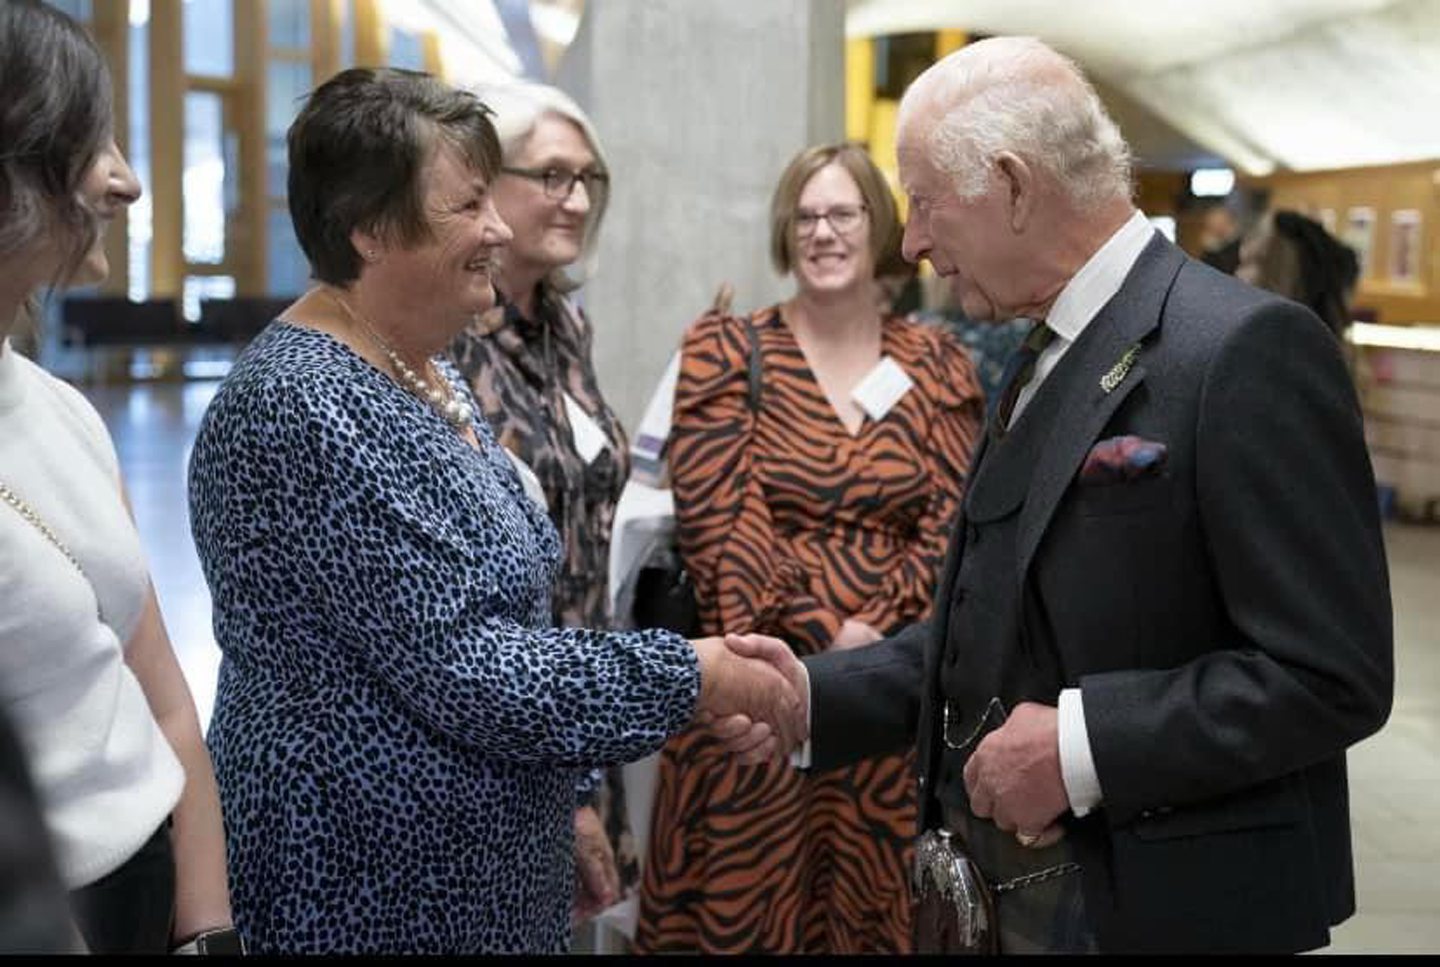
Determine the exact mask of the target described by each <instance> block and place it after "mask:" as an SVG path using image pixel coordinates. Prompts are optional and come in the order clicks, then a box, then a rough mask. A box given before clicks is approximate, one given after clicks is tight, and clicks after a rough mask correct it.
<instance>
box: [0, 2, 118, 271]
mask: <svg viewBox="0 0 1440 967" xmlns="http://www.w3.org/2000/svg"><path fill="white" fill-rule="evenodd" d="M0 91H4V96H3V97H0V260H9V259H10V258H11V257H13V256H14V255H16V254H17V253H19V252H22V251H24V250H25V249H27V248H29V247H30V246H32V245H34V244H35V243H36V242H37V241H38V240H39V239H41V238H42V237H45V236H50V237H51V238H53V239H54V240H56V241H58V242H61V243H63V244H64V245H65V246H66V249H65V252H64V256H63V257H62V259H61V261H60V268H59V271H58V275H57V277H56V278H55V279H54V280H53V282H54V284H55V285H57V286H59V285H63V284H64V283H65V282H66V281H68V280H69V279H70V277H71V276H73V275H74V273H75V270H76V269H78V268H79V266H80V263H81V262H82V261H84V259H85V255H86V253H87V252H89V251H90V249H91V247H92V246H93V245H94V244H95V240H96V238H98V237H99V234H100V222H99V219H98V217H97V216H96V214H95V212H94V211H92V210H91V209H90V207H89V206H88V205H87V204H86V203H85V202H84V200H83V199H82V198H81V196H80V186H81V184H82V183H83V182H84V181H85V175H86V173H87V172H89V170H90V167H91V166H92V165H93V164H94V163H95V159H96V158H98V157H99V156H100V152H101V151H102V150H103V149H104V147H105V144H106V142H108V141H109V139H110V137H111V136H112V134H113V132H112V130H111V126H112V124H113V121H114V115H113V113H112V112H113V106H112V104H111V101H110V71H109V69H108V68H107V67H106V66H105V58H104V56H103V55H102V54H101V53H100V50H99V48H98V47H96V46H95V42H94V41H93V40H91V38H90V35H89V34H87V33H86V32H85V30H84V28H82V27H81V26H80V25H79V24H77V23H75V21H73V20H71V19H70V18H69V17H67V16H66V15H65V14H63V13H61V12H60V11H59V10H56V9H55V8H53V7H50V6H47V5H46V4H44V3H40V2H39V0H4V2H3V3H0Z"/></svg>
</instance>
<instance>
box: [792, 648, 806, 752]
mask: <svg viewBox="0 0 1440 967" xmlns="http://www.w3.org/2000/svg"><path fill="white" fill-rule="evenodd" d="M800 674H802V675H804V676H805V735H806V739H805V741H804V742H801V743H800V746H799V748H797V749H795V750H794V751H793V752H791V753H790V765H791V766H792V767H793V768H796V769H808V768H810V739H809V735H810V669H808V668H806V667H805V666H804V665H803V664H802V665H801V666H800Z"/></svg>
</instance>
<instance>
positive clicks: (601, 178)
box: [500, 166, 610, 201]
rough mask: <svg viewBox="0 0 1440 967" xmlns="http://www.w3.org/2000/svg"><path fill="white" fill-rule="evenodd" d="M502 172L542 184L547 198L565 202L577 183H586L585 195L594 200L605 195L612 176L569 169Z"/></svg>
mask: <svg viewBox="0 0 1440 967" xmlns="http://www.w3.org/2000/svg"><path fill="white" fill-rule="evenodd" d="M500 170H501V171H503V172H505V174H507V175H515V176H516V177H517V178H529V179H530V180H531V181H538V182H540V187H541V188H542V189H543V190H544V192H545V197H546V198H549V199H551V200H552V201H565V200H566V199H567V198H569V197H570V194H571V193H572V192H573V191H574V190H575V183H576V182H584V184H585V194H586V196H587V197H589V198H591V199H592V200H593V199H594V198H595V197H596V196H598V195H602V194H604V193H605V191H606V189H608V188H609V187H610V176H609V175H607V174H606V173H605V172H603V171H598V170H596V169H594V168H587V169H585V170H584V171H570V170H569V169H568V168H511V167H509V166H506V167H502V168H501V169H500Z"/></svg>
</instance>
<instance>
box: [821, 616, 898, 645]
mask: <svg viewBox="0 0 1440 967" xmlns="http://www.w3.org/2000/svg"><path fill="white" fill-rule="evenodd" d="M884 637H885V636H884V635H882V634H881V633H880V632H878V631H876V630H875V628H874V627H872V626H871V625H867V624H866V623H865V622H863V621H856V620H855V619H854V618H846V619H845V621H844V622H843V623H841V625H840V630H839V631H837V632H835V640H833V641H831V642H830V645H829V650H830V651H841V650H843V649H846V648H860V647H863V646H865V645H873V644H874V643H875V642H877V641H879V640H880V639H881V638H884Z"/></svg>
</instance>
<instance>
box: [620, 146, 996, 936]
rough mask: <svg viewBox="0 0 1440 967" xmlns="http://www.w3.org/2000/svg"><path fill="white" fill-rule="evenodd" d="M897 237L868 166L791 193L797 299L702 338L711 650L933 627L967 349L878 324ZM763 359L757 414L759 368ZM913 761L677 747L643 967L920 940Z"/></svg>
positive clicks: (779, 202)
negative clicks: (783, 757)
mask: <svg viewBox="0 0 1440 967" xmlns="http://www.w3.org/2000/svg"><path fill="white" fill-rule="evenodd" d="M898 240H899V225H898V222H897V220H896V214H895V205H894V201H893V199H892V197H891V195H890V190H889V188H888V186H887V185H886V183H885V180H884V177H883V175H881V173H880V172H879V171H878V169H877V168H876V167H875V165H874V164H873V162H871V161H870V159H869V158H868V156H867V155H866V153H865V151H864V149H863V148H861V147H859V146H857V145H853V144H836V145H826V146H821V147H814V148H809V149H807V150H805V151H802V152H801V153H800V154H799V155H797V156H796V157H795V158H794V159H793V160H792V161H791V162H790V164H789V166H788V167H787V168H786V169H785V172H784V173H783V174H782V175H781V177H780V181H779V183H778V185H777V186H776V189H775V192H774V196H773V200H772V204H771V246H770V251H771V257H772V261H773V262H774V265H775V267H776V269H777V270H778V271H779V272H781V273H782V274H785V273H789V274H793V276H794V280H795V290H796V291H795V295H794V296H793V297H792V298H790V299H788V300H787V301H785V302H784V303H782V304H779V305H775V306H771V307H769V308H766V309H762V310H760V311H759V312H756V313H754V314H753V316H751V317H750V318H749V319H745V318H737V317H735V316H730V315H725V314H722V313H709V314H707V315H706V316H704V317H702V318H701V319H700V320H699V321H698V322H696V323H695V324H694V325H693V326H692V327H691V328H690V329H689V331H688V332H687V334H686V336H685V340H684V344H683V349H682V362H681V369H680V376H679V383H678V387H677V390H676V399H675V410H674V423H673V427H672V429H671V437H670V444H669V446H670V449H669V465H670V471H671V477H672V481H673V485H674V493H675V505H676V517H677V523H678V530H679V544H680V550H681V554H682V557H683V559H684V564H685V567H686V568H687V570H688V571H689V573H690V575H691V577H692V579H693V581H694V586H695V592H696V597H697V599H698V602H699V604H700V609H701V616H702V623H703V626H704V628H705V630H707V631H712V632H719V631H722V630H723V631H727V632H730V631H735V632H739V631H759V632H764V633H767V634H773V635H777V636H780V637H783V638H784V639H785V640H787V641H788V642H790V643H791V645H792V646H793V647H794V648H795V649H796V650H797V652H800V653H805V654H809V653H814V652H820V651H825V650H828V649H845V648H861V647H864V646H866V645H868V644H870V643H872V642H874V641H877V640H879V639H880V638H881V637H882V636H883V635H885V634H888V633H890V632H893V631H895V630H898V629H899V628H901V627H904V626H905V625H906V624H908V623H909V622H912V621H916V620H919V619H920V618H922V617H923V616H924V615H925V614H926V613H927V612H928V610H929V608H930V604H931V595H932V592H933V586H934V582H935V579H936V572H937V570H938V568H939V565H940V563H941V556H942V554H943V552H944V547H945V543H946V540H947V539H948V536H949V530H950V527H951V525H952V524H953V522H954V518H955V515H956V513H957V510H958V507H959V500H960V496H961V492H962V489H963V481H964V479H965V470H966V467H967V466H968V463H969V460H970V454H971V450H972V448H973V446H974V442H975V440H976V438H977V436H978V434H979V432H980V425H981V417H982V409H983V405H982V398H981V391H980V388H979V386H978V384H977V383H976V380H975V372H974V367H973V366H972V365H971V363H970V360H969V358H968V357H967V355H966V353H965V350H964V349H963V348H962V347H961V346H960V345H959V344H958V343H957V342H955V340H954V339H952V338H951V337H950V336H949V335H947V334H946V333H944V332H942V331H941V330H939V329H938V328H935V327H933V326H927V325H924V324H921V323H918V322H910V321H905V320H902V319H899V318H896V317H893V316H888V317H887V316H885V315H883V314H882V312H881V311H880V310H879V309H878V308H877V307H878V306H879V305H880V304H881V303H880V295H879V291H878V286H877V281H876V280H877V276H879V275H885V274H890V272H891V267H892V266H893V264H894V262H895V260H897V259H898ZM752 358H758V361H759V365H760V368H761V371H762V372H761V375H762V378H761V380H760V387H761V390H760V393H759V397H758V400H756V401H754V404H753V405H752V401H751V397H750V389H749V387H750V361H751V359H752ZM914 785H915V784H914V776H913V774H912V760H911V757H910V756H909V755H895V756H890V757H885V758H876V759H871V760H867V761H865V762H863V763H862V764H860V765H857V766H852V767H848V768H843V769H837V770H833V771H827V772H820V773H813V774H811V773H806V772H802V771H798V770H796V769H793V768H791V766H790V764H789V763H786V762H776V763H769V764H764V765H759V766H746V765H740V764H738V763H736V762H735V761H733V760H731V759H730V758H728V757H726V756H724V755H723V754H722V753H721V752H720V749H719V747H718V746H717V745H716V743H715V740H714V739H713V738H712V737H711V736H709V735H708V734H705V733H703V732H700V731H698V730H697V731H693V732H691V733H687V734H685V735H683V736H680V737H678V738H677V739H675V740H672V741H671V742H670V743H668V744H667V746H666V747H665V749H664V751H663V753H662V756H661V760H660V772H659V789H658V793H657V800H656V803H655V809H654V817H653V819H652V826H651V835H650V839H649V845H648V850H647V854H646V862H645V869H644V871H643V884H642V887H641V893H640V912H639V924H638V927H637V936H636V946H637V947H638V948H639V949H641V950H643V951H646V952H660V951H700V952H705V953H710V952H738V951H757V952H758V951H764V952H768V953H876V952H897V951H905V950H908V949H909V947H910V940H909V905H910V890H909V873H908V869H909V866H908V864H909V853H910V843H911V840H912V839H913V837H914V835H915V808H916V803H915V788H914Z"/></svg>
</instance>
